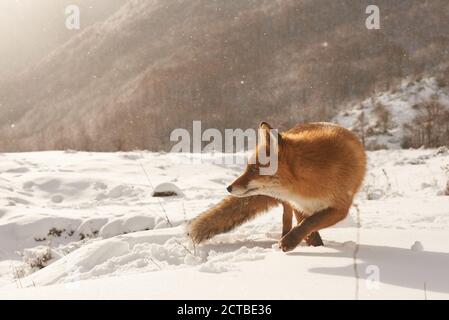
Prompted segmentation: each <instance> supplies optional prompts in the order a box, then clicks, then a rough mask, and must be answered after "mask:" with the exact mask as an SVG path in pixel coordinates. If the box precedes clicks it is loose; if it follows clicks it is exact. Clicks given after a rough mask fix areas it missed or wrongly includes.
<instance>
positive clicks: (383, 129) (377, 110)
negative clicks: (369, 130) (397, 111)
mask: <svg viewBox="0 0 449 320" xmlns="http://www.w3.org/2000/svg"><path fill="white" fill-rule="evenodd" d="M373 113H374V115H375V116H376V118H377V122H376V127H377V128H378V130H379V131H380V132H379V133H382V134H385V133H388V130H389V129H391V127H392V116H391V112H390V111H389V110H388V109H387V107H386V106H385V105H383V104H382V103H380V102H378V103H376V106H375V107H374V110H373Z"/></svg>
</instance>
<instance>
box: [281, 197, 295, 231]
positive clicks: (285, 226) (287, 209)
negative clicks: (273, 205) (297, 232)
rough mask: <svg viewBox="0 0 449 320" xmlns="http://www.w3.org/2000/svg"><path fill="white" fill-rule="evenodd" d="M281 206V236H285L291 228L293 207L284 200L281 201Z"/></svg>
mask: <svg viewBox="0 0 449 320" xmlns="http://www.w3.org/2000/svg"><path fill="white" fill-rule="evenodd" d="M282 207H283V208H284V212H283V214H282V236H285V235H286V234H287V233H289V231H290V230H291V229H292V220H293V208H292V207H291V206H290V205H289V204H288V203H285V202H283V203H282Z"/></svg>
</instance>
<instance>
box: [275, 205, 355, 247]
mask: <svg viewBox="0 0 449 320" xmlns="http://www.w3.org/2000/svg"><path fill="white" fill-rule="evenodd" d="M348 210H349V209H348V208H345V209H339V208H328V209H325V210H323V211H320V212H317V213H315V214H313V215H312V216H310V217H307V218H305V219H304V221H303V222H302V223H301V224H300V225H298V226H296V227H294V228H293V229H292V230H290V232H289V233H287V234H286V235H285V236H284V237H282V239H281V241H280V242H279V247H280V248H281V249H282V251H291V250H293V249H294V248H296V246H297V245H298V244H300V243H301V241H302V240H304V239H305V238H306V237H307V236H308V235H310V234H312V233H313V232H316V231H318V230H321V229H323V228H327V227H330V226H332V225H334V224H336V223H337V222H339V221H341V220H343V219H344V218H345V217H346V216H347V214H348ZM320 238H321V237H320Z"/></svg>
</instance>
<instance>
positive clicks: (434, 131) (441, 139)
mask: <svg viewBox="0 0 449 320" xmlns="http://www.w3.org/2000/svg"><path fill="white" fill-rule="evenodd" d="M413 109H415V110H416V116H415V118H414V119H413V121H412V123H411V124H405V125H404V131H405V134H404V139H403V141H402V146H403V147H409V148H410V147H413V148H418V147H421V146H424V147H426V148H435V147H440V146H443V145H448V144H449V110H448V108H446V107H445V106H444V105H442V104H441V103H440V102H438V101H436V100H435V99H433V100H431V101H427V102H423V103H419V104H416V105H414V106H413Z"/></svg>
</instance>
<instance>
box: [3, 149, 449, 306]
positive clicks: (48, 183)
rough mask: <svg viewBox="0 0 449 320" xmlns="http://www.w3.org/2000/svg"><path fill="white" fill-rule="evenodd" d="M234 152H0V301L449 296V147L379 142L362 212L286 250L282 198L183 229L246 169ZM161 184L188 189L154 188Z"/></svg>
mask: <svg viewBox="0 0 449 320" xmlns="http://www.w3.org/2000/svg"><path fill="white" fill-rule="evenodd" d="M229 156H231V155H228V157H229ZM222 157H223V156H222V155H219V154H216V155H203V156H201V157H200V156H195V161H192V159H191V158H190V157H189V155H185V154H164V153H149V152H129V153H83V152H70V151H68V152H41V153H19V154H0V298H6V299H16V298H44V299H45V298H56V299H64V298H82V299H86V298H89V299H90V298H93V299H95V298H125V299H126V298H152V299H155V298H159V299H167V298H168V299H174V298H184V299H192V298H200V299H202V298H211V299H214V298H246V299H251V298H253V299H257V298H262V299H263V298H271V299H310V298H324V299H326V298H336V299H353V298H360V299H371V298H373V299H378V298H380V299H390V298H399V299H409V298H411V299H425V298H428V299H440V298H445V299H447V298H449V273H448V270H449V196H446V195H444V194H445V189H446V184H447V182H448V180H449V152H448V151H447V150H446V149H440V150H391V151H386V150H383V151H376V152H369V170H368V173H367V177H366V179H365V185H364V187H363V190H362V191H361V192H360V194H359V195H358V197H357V200H356V206H357V208H358V209H356V207H354V208H353V209H352V210H351V214H350V216H349V217H348V218H347V219H346V220H345V221H343V222H342V223H340V224H339V225H337V226H335V227H333V228H330V229H326V230H323V231H322V237H323V239H324V242H325V246H324V247H319V248H313V247H306V246H300V247H298V248H296V250H294V251H293V252H291V253H287V254H286V253H283V252H282V251H280V250H279V249H278V248H277V241H278V239H279V237H280V233H281V209H280V208H276V209H273V210H271V211H270V212H269V213H267V214H265V215H262V216H260V217H259V218H257V219H255V220H253V221H251V222H249V223H247V224H245V225H243V226H241V227H239V228H237V229H236V230H234V231H232V232H230V233H227V234H223V235H219V236H217V237H215V238H213V239H212V240H209V241H208V242H205V243H204V244H201V245H199V246H196V247H194V246H193V245H192V243H191V242H190V240H189V239H188V238H186V237H185V236H184V234H185V230H184V226H185V222H186V221H187V220H189V219H191V218H193V217H195V216H196V215H198V214H199V213H201V212H202V211H204V210H205V209H207V208H209V207H210V206H212V205H213V204H215V203H217V202H218V201H219V200H220V199H221V198H223V197H224V196H225V195H226V190H225V186H226V185H227V184H228V183H229V182H231V181H232V180H233V179H234V178H235V177H236V176H237V175H238V174H239V173H240V172H241V168H242V165H223V164H220V161H219V160H221V159H222ZM162 183H173V184H174V185H176V186H177V187H178V188H179V190H177V192H178V193H179V196H175V197H152V194H153V191H154V190H153V187H156V186H157V185H160V184H162ZM167 187H168V186H167V185H164V188H163V189H164V190H163V191H167V190H165V189H167ZM357 213H358V214H357ZM358 219H360V223H361V227H360V228H359V229H358V228H357V220H358ZM354 261H355V263H354Z"/></svg>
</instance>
